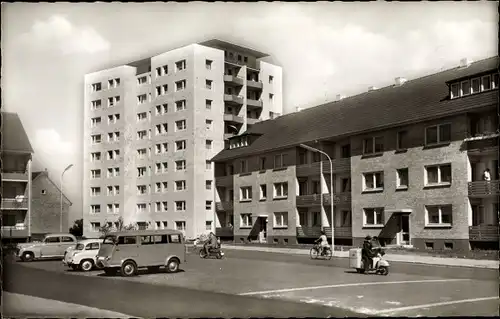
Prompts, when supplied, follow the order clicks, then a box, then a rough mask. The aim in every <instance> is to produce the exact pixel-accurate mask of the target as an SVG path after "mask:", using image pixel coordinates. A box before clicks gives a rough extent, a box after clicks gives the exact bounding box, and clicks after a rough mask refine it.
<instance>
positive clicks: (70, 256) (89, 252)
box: [63, 239, 102, 271]
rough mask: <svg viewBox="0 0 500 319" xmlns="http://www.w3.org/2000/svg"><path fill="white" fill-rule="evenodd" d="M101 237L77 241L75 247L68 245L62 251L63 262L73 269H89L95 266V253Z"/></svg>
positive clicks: (99, 246) (99, 245) (97, 266)
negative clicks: (63, 251) (64, 250)
mask: <svg viewBox="0 0 500 319" xmlns="http://www.w3.org/2000/svg"><path fill="white" fill-rule="evenodd" d="M101 243H102V239H86V240H82V241H79V242H78V244H76V246H75V247H69V248H67V249H66V252H65V253H64V259H63V264H64V265H66V266H68V267H70V268H71V269H73V270H83V271H90V270H92V268H94V267H96V268H98V269H101V268H102V267H99V265H97V264H96V258H97V253H98V252H99V248H101Z"/></svg>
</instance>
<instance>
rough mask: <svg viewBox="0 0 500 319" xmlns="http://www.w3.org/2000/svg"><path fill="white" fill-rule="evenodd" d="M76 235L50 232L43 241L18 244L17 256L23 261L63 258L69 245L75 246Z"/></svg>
mask: <svg viewBox="0 0 500 319" xmlns="http://www.w3.org/2000/svg"><path fill="white" fill-rule="evenodd" d="M76 243H77V240H76V237H75V236H73V235H71V234H64V233H61V234H59V233H58V234H48V235H46V236H45V237H44V238H43V240H42V241H41V242H32V243H25V244H19V245H17V253H16V255H17V257H19V258H21V260H22V261H32V260H34V259H43V258H63V257H64V252H65V251H66V249H67V248H68V247H75V246H76Z"/></svg>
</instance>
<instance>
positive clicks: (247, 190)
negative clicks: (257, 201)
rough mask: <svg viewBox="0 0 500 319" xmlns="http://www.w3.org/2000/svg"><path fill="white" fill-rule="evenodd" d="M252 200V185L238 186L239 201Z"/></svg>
mask: <svg viewBox="0 0 500 319" xmlns="http://www.w3.org/2000/svg"><path fill="white" fill-rule="evenodd" d="M250 201H252V186H242V187H240V202H250Z"/></svg>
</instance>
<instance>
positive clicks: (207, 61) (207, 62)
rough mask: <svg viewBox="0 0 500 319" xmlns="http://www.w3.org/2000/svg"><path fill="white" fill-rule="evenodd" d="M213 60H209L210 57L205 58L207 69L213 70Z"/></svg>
mask: <svg viewBox="0 0 500 319" xmlns="http://www.w3.org/2000/svg"><path fill="white" fill-rule="evenodd" d="M213 62H214V61H212V60H209V59H205V68H206V69H207V70H212V65H213Z"/></svg>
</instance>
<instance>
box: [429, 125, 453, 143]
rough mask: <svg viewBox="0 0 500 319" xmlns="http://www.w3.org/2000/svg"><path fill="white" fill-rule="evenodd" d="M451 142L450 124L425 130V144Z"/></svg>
mask: <svg viewBox="0 0 500 319" xmlns="http://www.w3.org/2000/svg"><path fill="white" fill-rule="evenodd" d="M450 141H451V124H440V125H434V126H429V127H427V128H426V129H425V144H426V145H435V144H441V143H448V142H450Z"/></svg>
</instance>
